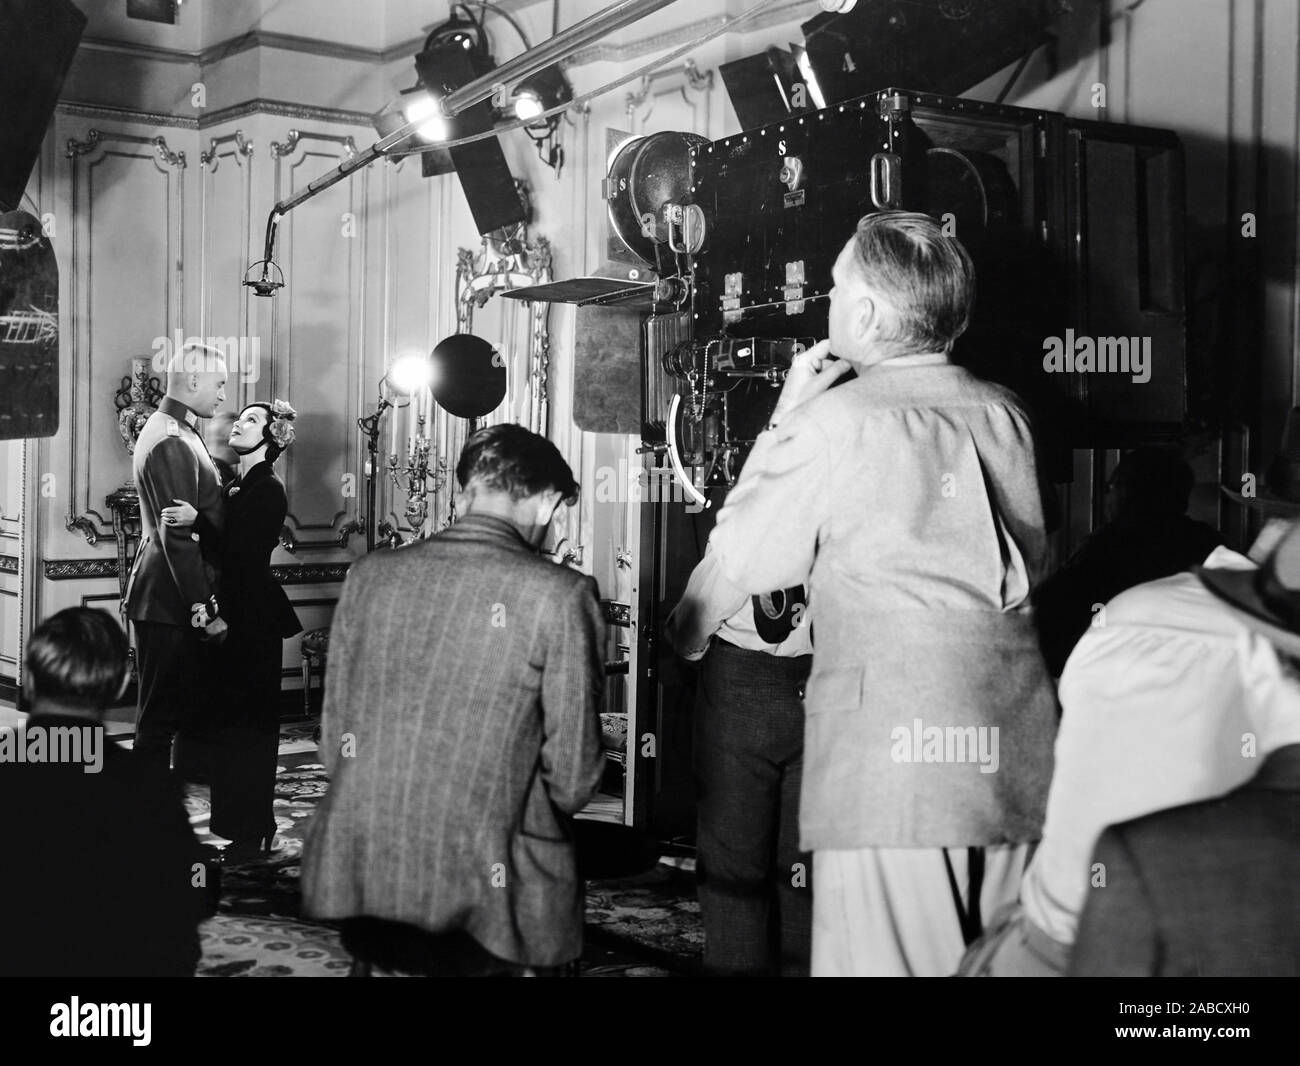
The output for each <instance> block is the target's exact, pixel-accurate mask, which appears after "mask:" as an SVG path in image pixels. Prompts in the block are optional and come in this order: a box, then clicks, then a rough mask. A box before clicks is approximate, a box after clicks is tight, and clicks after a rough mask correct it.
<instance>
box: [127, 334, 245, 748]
mask: <svg viewBox="0 0 1300 1066" xmlns="http://www.w3.org/2000/svg"><path fill="white" fill-rule="evenodd" d="M225 398H226V365H225V361H224V359H223V357H222V355H221V353H220V352H219V351H217V350H216V349H213V348H209V347H207V346H206V345H187V346H186V347H185V348H183V349H182V350H181V351H179V352H177V353H175V354H174V355H173V356H172V359H171V362H170V363H169V364H168V367H167V395H166V396H165V397H164V398H163V400H162V402H161V403H160V404H159V405H158V410H157V411H155V412H154V413H153V414H152V415H150V416H149V421H148V422H146V423H145V426H144V429H143V430H141V432H140V437H139V439H138V440H137V441H136V446H135V458H134V463H133V466H134V470H135V483H136V487H137V489H138V490H139V493H140V524H141V541H140V550H139V551H138V552H137V553H136V557H135V565H134V566H133V567H132V569H131V578H130V581H129V583H128V585H127V590H126V615H127V617H128V618H129V619H131V621H132V622H133V623H134V624H135V634H136V656H137V661H138V664H139V674H140V686H139V692H140V715H139V718H138V720H137V722H136V731H135V752H136V754H137V755H138V756H139V757H140V758H142V759H147V760H149V761H150V762H151V763H153V764H155V765H157V766H158V767H159V768H161V769H162V770H163V771H164V772H165V771H166V770H167V769H169V768H170V765H171V747H172V740H173V739H174V738H175V736H176V733H177V732H178V731H179V730H180V729H181V728H182V726H183V725H185V724H186V723H187V722H188V721H190V720H191V717H192V708H193V707H194V706H195V704H196V703H197V702H198V701H199V700H200V699H202V698H203V695H204V690H205V688H206V687H207V686H206V685H205V684H204V683H203V680H202V679H203V677H204V673H205V670H204V667H205V655H204V651H205V649H204V646H203V642H204V641H209V640H217V641H219V640H220V639H222V637H223V636H224V634H225V631H226V623H225V621H224V620H223V619H222V618H221V611H220V608H219V606H218V604H217V582H216V579H217V572H216V567H215V565H214V563H213V562H212V561H210V560H215V559H216V545H215V544H211V545H204V544H201V543H200V540H199V534H197V533H195V532H193V528H192V527H181V526H177V525H174V524H171V523H166V522H164V521H163V519H162V509H163V508H164V507H170V506H171V505H172V504H173V503H176V502H178V501H180V500H184V501H185V502H187V503H189V504H191V505H192V506H193V507H194V508H195V509H196V510H197V511H198V512H199V513H200V515H202V516H203V517H204V518H206V520H207V525H208V526H209V527H210V528H211V529H213V530H216V531H218V532H219V531H220V530H221V528H222V508H221V478H220V477H219V475H218V474H217V470H216V467H215V466H214V465H213V462H212V457H211V456H210V455H209V454H208V449H207V447H206V446H205V445H204V443H203V437H202V436H201V435H200V434H199V433H198V431H197V429H196V423H197V422H198V420H199V419H200V418H211V417H212V416H213V414H215V413H216V410H217V407H218V405H219V404H221V403H222V402H223V401H224V400H225ZM205 555H206V556H208V557H209V558H205Z"/></svg>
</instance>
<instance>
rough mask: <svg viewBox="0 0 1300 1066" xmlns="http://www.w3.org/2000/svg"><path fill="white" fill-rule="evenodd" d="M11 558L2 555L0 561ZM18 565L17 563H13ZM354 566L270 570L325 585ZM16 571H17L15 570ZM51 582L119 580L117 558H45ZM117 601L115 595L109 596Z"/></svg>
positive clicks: (284, 581)
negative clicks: (117, 578)
mask: <svg viewBox="0 0 1300 1066" xmlns="http://www.w3.org/2000/svg"><path fill="white" fill-rule="evenodd" d="M7 558H10V557H9V556H4V555H0V561H2V560H4V559H7ZM14 563H15V566H16V564H17V560H16V559H15V560H14ZM351 565H352V564H351V563H287V564H285V565H282V566H273V567H271V576H272V577H274V578H275V580H276V581H278V582H279V583H280V584H281V585H318V584H319V585H324V584H329V583H331V582H335V581H342V580H343V579H344V578H345V577H347V576H348V568H349V567H350V566H351ZM14 572H15V573H16V572H17V571H16V570H15V571H14ZM45 577H46V579H47V580H49V581H87V580H94V579H100V580H107V579H109V578H116V577H117V560H116V559H46V560H45ZM107 598H108V599H116V598H117V597H116V596H110V597H107Z"/></svg>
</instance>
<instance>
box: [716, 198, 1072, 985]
mask: <svg viewBox="0 0 1300 1066" xmlns="http://www.w3.org/2000/svg"><path fill="white" fill-rule="evenodd" d="M832 276H833V279H834V282H835V286H834V288H833V289H832V291H831V301H830V312H829V334H830V335H829V338H828V340H825V341H822V342H820V343H819V344H816V345H814V346H813V347H812V348H810V349H809V350H808V351H806V352H804V353H802V354H800V355H799V356H797V357H796V358H795V360H794V365H793V366H792V368H791V370H790V373H789V375H788V377H787V379H786V383H785V386H784V387H783V389H782V393H781V397H780V399H779V400H778V401H777V405H776V409H775V411H774V412H773V416H772V419H771V423H772V424H771V425H769V426H768V428H767V429H765V430H764V431H763V432H762V433H760V434H759V436H758V441H757V443H756V444H755V446H754V450H753V452H752V453H751V455H750V457H749V460H748V461H747V462H746V464H745V469H744V472H743V474H742V475H741V478H740V481H739V483H738V484H737V486H736V488H735V489H734V490H733V491H732V493H731V494H730V496H729V498H728V499H727V502H726V506H725V507H724V508H723V509H722V511H721V513H720V514H719V515H718V522H717V527H716V528H715V530H714V532H713V536H712V540H711V543H712V545H713V548H714V550H715V551H717V553H718V564H719V566H720V567H721V569H722V572H723V574H724V575H725V576H726V578H727V580H728V581H730V582H731V583H732V584H734V585H736V586H738V587H739V588H740V589H741V590H742V591H744V592H750V593H762V592H765V591H767V590H768V589H774V588H788V587H790V586H792V585H800V584H802V585H805V586H806V587H807V588H808V589H809V607H810V610H811V611H812V612H813V613H814V615H815V617H816V619H817V621H816V641H817V652H816V655H815V656H814V659H813V668H812V675H811V677H810V678H809V681H808V687H807V695H806V699H805V712H806V715H807V719H806V723H807V724H806V732H805V740H804V769H803V789H802V792H801V794H800V807H799V828H800V845H801V846H802V847H803V848H804V849H806V850H812V851H813V853H814V859H813V867H814V869H815V870H816V871H817V884H816V889H815V891H814V893H813V947H812V971H813V974H814V976H819V975H836V974H844V975H858V976H890V975H908V974H910V975H916V976H939V975H943V974H950V973H952V972H953V971H955V969H956V968H957V964H958V963H959V962H960V960H961V956H962V952H963V948H964V943H965V942H968V941H969V940H970V939H971V938H973V937H974V936H976V935H978V932H979V925H980V920H979V919H980V916H981V914H983V915H988V914H990V913H991V911H992V909H993V907H994V906H996V905H1000V904H1002V903H1005V902H1009V901H1011V900H1013V899H1015V896H1016V890H1017V885H1018V881H1019V877H1020V872H1021V869H1022V867H1023V865H1024V861H1025V857H1026V853H1027V850H1028V847H1029V844H1030V842H1031V841H1034V840H1036V839H1038V837H1039V835H1040V833H1041V830H1042V822H1043V810H1044V806H1045V803H1046V798H1047V786H1048V783H1049V781H1050V779H1051V768H1052V741H1053V737H1054V735H1055V731H1056V717H1057V715H1056V704H1055V697H1054V694H1053V689H1052V683H1051V679H1050V677H1049V676H1048V673H1047V670H1046V668H1045V666H1044V664H1043V660H1042V656H1041V653H1040V652H1039V649H1038V641H1037V637H1036V634H1035V627H1034V624H1033V617H1032V612H1031V608H1030V605H1029V604H1030V601H1029V593H1030V590H1031V588H1032V587H1033V585H1034V583H1035V581H1036V580H1037V579H1038V578H1039V577H1040V576H1041V573H1042V568H1043V565H1044V563H1045V561H1046V547H1047V544H1046V535H1045V520H1044V498H1043V493H1042V487H1041V483H1040V479H1039V476H1038V470H1037V464H1036V462H1035V448H1034V440H1033V435H1032V433H1031V430H1030V424H1029V419H1028V417H1027V416H1026V414H1025V411H1024V409H1023V408H1022V407H1021V405H1020V403H1019V401H1018V400H1017V399H1016V397H1015V396H1014V395H1013V394H1012V393H1010V392H1008V391H1007V390H1006V389H1003V388H1001V387H999V386H997V385H993V384H990V383H988V382H984V381H981V380H980V379H979V378H976V377H975V376H973V375H972V374H970V373H969V372H968V371H966V370H964V369H962V368H961V367H958V366H955V365H953V364H952V363H951V361H950V360H949V355H948V353H949V351H950V350H951V348H952V344H953V342H954V341H955V340H956V339H957V337H959V336H960V335H961V333H962V332H963V330H964V329H965V328H966V324H967V322H968V321H969V318H970V310H971V306H972V303H973V299H974V282H975V277H974V267H973V265H972V263H971V261H970V257H969V256H968V255H967V253H966V251H965V249H964V248H962V246H961V244H960V243H959V242H958V241H957V240H956V238H954V237H951V236H949V235H948V234H946V233H945V232H944V231H943V230H942V228H941V227H940V226H939V224H938V223H937V222H936V221H935V220H934V219H932V218H930V217H929V216H927V215H920V214H911V213H906V212H881V213H878V214H874V215H868V216H867V217H866V218H864V219H862V221H861V222H860V223H859V224H858V231H857V233H856V234H855V235H854V236H853V237H852V238H850V240H849V241H848V243H847V244H846V245H845V247H844V249H843V251H842V252H841V253H840V255H839V258H838V260H837V261H836V263H835V266H834V270H833V273H832ZM831 356H835V357H838V358H831ZM851 369H852V370H856V371H857V378H856V380H853V381H848V382H845V383H844V384H843V385H842V386H841V387H839V388H830V386H831V385H832V384H834V383H835V382H836V381H839V380H840V379H842V378H843V377H844V375H845V374H846V373H847V372H848V371H849V370H851Z"/></svg>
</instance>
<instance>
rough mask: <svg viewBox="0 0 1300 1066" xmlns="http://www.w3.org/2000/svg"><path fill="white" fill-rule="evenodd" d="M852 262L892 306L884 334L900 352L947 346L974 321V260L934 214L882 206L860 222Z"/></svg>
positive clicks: (884, 340) (939, 349) (883, 340)
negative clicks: (887, 326)
mask: <svg viewBox="0 0 1300 1066" xmlns="http://www.w3.org/2000/svg"><path fill="white" fill-rule="evenodd" d="M850 244H851V246H852V248H853V254H852V255H851V256H850V257H849V266H850V269H851V270H853V271H854V272H855V273H856V275H857V277H858V279H859V280H860V281H863V282H865V283H866V285H867V287H868V288H869V289H870V290H871V291H872V292H873V293H874V294H875V295H876V296H877V297H882V298H883V299H884V301H885V303H886V304H887V305H888V307H889V309H890V311H891V312H892V318H893V322H892V323H891V326H892V328H890V329H889V330H888V331H887V332H886V333H885V334H883V335H882V336H881V338H880V342H881V343H884V344H888V345H889V346H890V347H892V348H896V349H898V351H899V352H900V353H901V352H946V351H949V350H950V349H951V348H952V346H953V343H954V342H955V341H956V340H957V338H958V337H960V336H961V335H962V334H963V333H964V332H965V331H966V327H967V326H968V325H970V316H971V311H972V309H973V308H974V305H975V265H974V263H972V262H971V258H970V255H969V254H967V252H966V249H965V248H964V247H962V244H961V242H960V241H958V240H957V238H956V237H954V236H952V235H950V234H948V233H945V232H944V229H943V227H942V226H941V225H940V224H939V223H938V222H936V221H935V220H934V219H933V218H931V217H930V216H929V215H923V214H919V213H917V212H912V211H880V212H877V213H875V214H871V215H867V216H865V217H864V218H863V219H862V220H861V221H859V222H858V230H857V233H855V234H854V236H853V239H852V241H851V242H850Z"/></svg>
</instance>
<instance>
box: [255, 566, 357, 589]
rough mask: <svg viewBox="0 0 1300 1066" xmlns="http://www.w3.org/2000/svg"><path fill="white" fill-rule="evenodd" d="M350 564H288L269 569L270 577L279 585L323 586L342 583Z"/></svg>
mask: <svg viewBox="0 0 1300 1066" xmlns="http://www.w3.org/2000/svg"><path fill="white" fill-rule="evenodd" d="M351 566H352V564H351V563H289V564H287V565H285V566H273V567H271V576H272V577H273V578H275V580H276V581H278V582H280V584H281V585H324V584H328V583H329V582H332V581H342V580H343V579H344V578H345V577H347V576H348V569H349V567H351Z"/></svg>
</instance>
